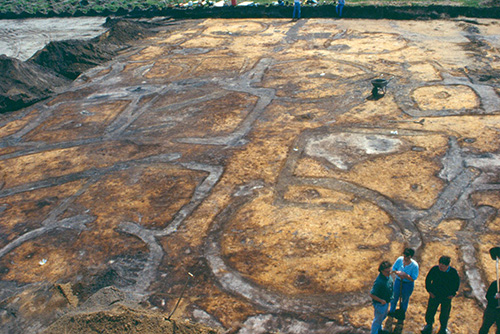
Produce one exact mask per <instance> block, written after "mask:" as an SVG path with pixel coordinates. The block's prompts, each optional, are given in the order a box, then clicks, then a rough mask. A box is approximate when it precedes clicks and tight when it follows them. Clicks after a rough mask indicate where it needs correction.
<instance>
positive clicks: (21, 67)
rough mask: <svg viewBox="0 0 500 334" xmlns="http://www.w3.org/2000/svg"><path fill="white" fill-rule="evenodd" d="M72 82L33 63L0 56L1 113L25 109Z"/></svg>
mask: <svg viewBox="0 0 500 334" xmlns="http://www.w3.org/2000/svg"><path fill="white" fill-rule="evenodd" d="M70 82H71V81H70V80H69V79H68V78H66V77H64V76H61V75H59V74H57V73H56V72H54V71H52V70H51V69H47V68H44V67H42V66H40V65H38V64H35V63H33V62H22V61H19V60H17V59H14V58H10V57H7V56H5V55H0V112H7V111H13V110H17V109H20V108H24V107H26V106H28V105H31V104H33V103H35V102H38V101H40V100H43V99H44V98H46V97H48V96H50V95H52V94H54V93H55V91H56V89H57V87H61V86H65V85H67V84H68V83H70Z"/></svg>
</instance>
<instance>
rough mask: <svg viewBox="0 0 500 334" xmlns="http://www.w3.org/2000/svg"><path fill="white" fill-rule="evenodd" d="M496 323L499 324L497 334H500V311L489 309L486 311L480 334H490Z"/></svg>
mask: <svg viewBox="0 0 500 334" xmlns="http://www.w3.org/2000/svg"><path fill="white" fill-rule="evenodd" d="M494 323H496V324H497V331H496V334H500V309H496V308H491V307H487V308H486V310H484V315H483V325H482V326H481V329H480V330H479V334H488V332H489V331H490V328H491V326H493V324H494Z"/></svg>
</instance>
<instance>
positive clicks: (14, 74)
mask: <svg viewBox="0 0 500 334" xmlns="http://www.w3.org/2000/svg"><path fill="white" fill-rule="evenodd" d="M105 25H106V26H107V27H109V28H110V29H109V30H108V31H107V32H106V33H104V34H103V35H101V36H98V37H96V38H94V39H91V40H88V41H81V40H66V41H57V42H50V43H49V44H48V45H47V46H45V47H44V48H43V49H42V50H40V51H38V52H37V53H35V54H34V55H33V56H32V57H31V58H30V59H28V60H27V61H26V62H21V61H19V60H17V59H13V58H9V57H7V56H3V55H2V56H0V113H2V112H8V111H14V110H18V109H21V108H24V107H27V106H29V105H31V104H33V103H36V102H38V101H40V100H43V99H45V98H48V97H50V96H52V95H53V94H54V93H55V92H56V89H57V88H58V87H61V86H65V85H67V84H69V83H70V82H71V80H74V79H76V78H77V77H78V76H79V75H80V74H81V73H83V72H85V71H87V70H88V69H90V68H92V67H95V66H97V65H99V64H102V63H104V62H106V61H109V60H111V59H112V58H113V57H115V56H116V55H117V52H119V51H120V50H123V49H125V48H127V47H129V46H130V45H129V44H128V43H129V42H130V41H133V40H136V39H139V38H142V37H144V36H147V35H149V34H150V32H149V30H148V27H147V26H146V25H145V24H144V23H139V22H137V21H131V20H112V19H109V18H108V19H107V20H106V23H105Z"/></svg>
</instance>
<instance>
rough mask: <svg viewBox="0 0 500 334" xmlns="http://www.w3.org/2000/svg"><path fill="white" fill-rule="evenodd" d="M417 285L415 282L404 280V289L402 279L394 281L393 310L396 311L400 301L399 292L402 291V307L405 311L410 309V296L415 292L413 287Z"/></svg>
mask: <svg viewBox="0 0 500 334" xmlns="http://www.w3.org/2000/svg"><path fill="white" fill-rule="evenodd" d="M414 287H415V283H414V282H403V289H401V280H400V279H396V280H395V281H394V296H393V298H392V300H391V310H390V312H394V311H395V310H396V306H397V305H398V301H399V294H400V293H401V309H403V310H404V311H405V312H406V310H407V309H408V303H409V302H410V296H411V294H412V293H413V288H414Z"/></svg>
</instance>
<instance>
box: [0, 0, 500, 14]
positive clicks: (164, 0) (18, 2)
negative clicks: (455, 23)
mask: <svg viewBox="0 0 500 334" xmlns="http://www.w3.org/2000/svg"><path fill="white" fill-rule="evenodd" d="M188 1H189V0H83V1H80V0H0V12H1V13H6V12H14V13H22V12H26V13H30V14H36V13H48V12H51V11H52V12H56V13H74V12H75V11H77V10H79V11H83V12H88V11H89V10H96V11H103V10H110V11H116V10H118V9H120V8H124V9H133V8H139V9H148V8H154V7H156V8H159V9H163V8H167V7H175V6H178V5H179V4H182V3H187V2H188ZM211 1H212V2H216V1H217V0H211ZM238 1H239V2H242V1H243V0H238ZM253 1H254V2H256V3H258V4H259V5H263V6H267V5H271V4H272V3H273V2H275V1H276V0H253ZM193 2H194V3H196V2H197V0H195V1H193ZM226 2H228V3H230V0H226ZM288 2H289V3H291V0H289V1H288ZM333 2H334V1H333V0H318V4H331V3H333ZM495 2H496V3H498V2H499V1H498V0H495ZM366 4H378V5H389V6H398V5H399V6H401V5H431V4H435V5H444V4H446V5H455V6H468V7H479V6H482V3H481V0H432V1H430V0H396V1H394V0H392V1H391V0H347V5H354V6H357V5H366ZM497 6H498V4H497Z"/></svg>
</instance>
